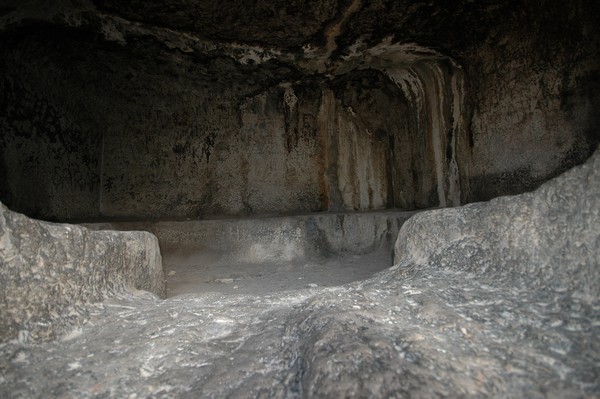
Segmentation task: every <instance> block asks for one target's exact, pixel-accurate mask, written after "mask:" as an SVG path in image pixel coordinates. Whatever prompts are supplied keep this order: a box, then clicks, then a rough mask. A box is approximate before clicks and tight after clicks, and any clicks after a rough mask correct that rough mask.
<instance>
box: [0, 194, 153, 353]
mask: <svg viewBox="0 0 600 399" xmlns="http://www.w3.org/2000/svg"><path fill="white" fill-rule="evenodd" d="M0 287H2V296H1V297H0V341H6V340H10V339H16V338H18V340H19V341H24V342H27V341H28V340H29V339H31V340H34V341H40V340H47V339H50V338H55V337H57V336H60V335H61V334H63V333H65V332H67V331H68V330H70V329H73V328H76V327H77V326H79V325H80V324H81V323H82V321H83V320H84V319H85V318H86V317H87V315H88V305H89V304H90V303H92V302H99V301H102V300H103V299H105V298H106V297H107V296H109V295H112V294H115V293H119V292H129V291H130V290H132V289H140V290H147V291H150V292H152V293H154V294H156V295H159V296H164V295H165V281H164V275H163V270H162V263H161V255H160V251H159V247H158V241H157V239H156V237H154V236H153V235H152V234H150V233H147V232H116V231H101V232H96V231H90V230H88V229H86V228H83V227H79V226H73V225H66V224H54V223H46V222H42V221H37V220H34V219H30V218H28V217H26V216H24V215H22V214H19V213H16V212H11V211H10V210H9V209H8V208H6V207H5V206H4V205H3V204H2V203H0Z"/></svg>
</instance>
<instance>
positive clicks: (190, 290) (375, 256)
mask: <svg viewBox="0 0 600 399" xmlns="http://www.w3.org/2000/svg"><path fill="white" fill-rule="evenodd" d="M390 266H392V255H391V254H390V251H389V250H379V251H375V252H372V253H369V254H364V255H339V256H336V257H335V258H329V259H322V260H313V261H306V262H299V261H296V262H277V263H275V262H271V263H239V262H236V263H230V264H218V263H217V264H210V263H205V264H202V260H199V259H198V258H194V257H186V258H182V257H180V256H175V255H171V254H168V253H166V254H164V256H163V267H164V270H165V275H166V277H167V294H168V296H169V297H174V296H177V295H181V294H194V293H195V294H202V293H208V292H218V293H224V294H243V295H269V294H273V293H277V292H283V291H289V290H297V289H302V288H316V287H333V286H338V285H343V284H347V283H351V282H354V281H360V280H364V279H367V278H369V277H370V276H372V275H373V274H375V273H376V272H378V271H381V270H384V269H386V268H388V267H390Z"/></svg>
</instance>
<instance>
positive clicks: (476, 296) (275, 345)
mask: <svg viewBox="0 0 600 399" xmlns="http://www.w3.org/2000/svg"><path fill="white" fill-rule="evenodd" d="M599 199H600V150H598V151H597V152H596V154H595V155H594V157H593V158H592V159H591V160H589V161H588V163H587V164H586V165H584V166H582V167H579V168H576V169H574V170H572V171H569V172H568V173H566V174H564V175H563V176H561V177H559V178H557V179H556V180H553V181H551V182H549V183H547V184H545V185H543V186H542V187H541V188H540V189H538V190H537V191H536V192H533V193H528V194H523V195H520V196H516V197H504V198H499V199H497V200H495V201H492V202H489V203H483V204H473V205H469V206H466V207H462V208H458V209H444V210H439V211H431V212H424V213H420V214H418V215H416V216H414V217H413V218H411V219H410V220H409V221H407V222H406V223H405V224H404V227H402V229H401V232H400V235H399V237H400V238H399V240H398V242H397V245H396V256H397V264H396V265H395V266H394V267H392V268H390V269H388V270H386V271H383V272H381V273H379V274H378V275H376V276H374V277H372V278H371V279H369V280H366V281H363V282H360V283H354V284H352V285H347V286H342V287H336V288H316V289H302V290H297V291H289V292H284V293H278V294H277V295H266V296H252V295H246V296H241V295H239V296H236V295H222V294H217V293H209V294H204V295H184V296H178V297H173V298H170V299H167V300H165V301H157V300H156V299H155V298H148V297H147V296H146V295H144V294H141V293H139V292H138V293H134V294H131V295H129V296H126V297H121V298H118V299H112V300H110V301H107V302H105V303H104V304H103V305H102V307H101V308H99V309H98V310H97V311H96V313H95V314H94V316H93V317H92V319H91V323H89V324H88V325H86V326H84V328H83V329H82V330H81V332H80V335H78V336H76V337H73V338H72V339H70V340H66V341H62V342H52V343H47V344H44V345H40V346H35V347H33V346H28V345H23V344H20V343H18V342H12V343H8V344H6V345H4V346H0V359H2V362H1V363H0V364H4V365H5V366H4V368H3V369H2V377H1V378H0V394H2V395H3V396H6V397H10V396H27V397H47V396H48V395H52V396H65V395H72V394H74V393H76V395H77V396H78V397H97V396H109V397H128V396H137V397H140V396H141V397H145V396H150V397H152V396H167V397H168V396H172V397H289V398H299V397H325V398H338V397H414V398H430V397H548V396H550V397H561V398H562V397H595V396H598V392H600V386H599V385H598V381H599V379H598V366H597V365H598V362H599V361H600V339H599V338H600V337H599V335H598V325H599V323H600V318H599V315H598V309H599V308H600V298H599V295H600V294H599V287H600V268H599V263H598V259H600V252H599V251H600V230H598V225H599V222H600V220H599V215H600V200H599ZM106 348H111V349H110V350H109V351H107V350H106Z"/></svg>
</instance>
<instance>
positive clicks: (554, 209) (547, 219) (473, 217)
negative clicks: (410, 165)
mask: <svg viewBox="0 0 600 399" xmlns="http://www.w3.org/2000/svg"><path fill="white" fill-rule="evenodd" d="M394 256H395V263H396V264H398V269H399V270H401V271H402V270H403V269H404V268H405V267H406V266H409V265H410V266H411V267H416V268H425V269H454V270H462V271H466V272H469V273H471V274H472V276H473V277H474V278H485V279H487V280H495V281H498V280H501V281H506V282H510V283H511V284H513V285H518V286H521V287H529V288H530V289H551V290H556V291H558V292H562V291H569V292H571V293H573V294H574V295H577V296H579V297H581V298H582V299H585V300H586V301H587V302H592V301H594V300H596V301H597V300H598V298H599V296H600V148H599V149H597V150H596V152H595V154H594V155H593V156H592V157H591V158H590V160H588V162H587V163H586V164H585V165H582V166H580V167H576V168H573V169H571V170H570V171H568V172H566V173H564V174H563V175H561V176H560V177H558V178H556V179H553V180H551V181H549V182H547V183H545V184H544V185H542V186H541V187H540V188H538V189H537V190H536V191H534V192H530V193H525V194H521V195H516V196H506V197H499V198H496V199H493V200H491V201H489V202H482V203H474V204H470V205H466V206H463V207H459V208H453V209H440V210H434V211H430V212H423V213H420V214H417V215H415V216H414V217H412V218H411V219H409V220H408V221H407V222H406V223H405V224H404V226H403V227H402V229H401V231H400V233H399V234H398V239H397V240H396V245H395V253H394Z"/></svg>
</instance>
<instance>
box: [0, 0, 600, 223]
mask: <svg viewBox="0 0 600 399" xmlns="http://www.w3.org/2000/svg"><path fill="white" fill-rule="evenodd" d="M599 11H600V10H599V9H598V4H597V2H594V1H589V0H576V1H569V2H565V1H559V0H548V1H544V2H540V1H538V0H518V1H507V0H502V1H471V0H458V1H453V2H442V1H433V2H432V1H405V0H402V1H397V0H394V1H392V0H377V1H368V2H367V1H359V0H354V1H339V0H335V1H334V0H331V1H314V0H310V1H308V0H307V1H253V2H249V1H243V0H227V1H222V2H219V3H215V2H214V1H207V0H193V1H192V0H165V1H155V0H153V1H134V0H129V1H112V0H111V1H91V0H69V1H66V0H51V1H48V0H27V1H21V0H4V1H1V2H0V77H1V78H0V133H1V134H0V200H2V201H3V202H4V203H5V204H7V205H8V206H9V207H11V209H15V210H17V211H20V212H23V213H25V214H28V215H30V216H32V217H38V218H43V219H48V220H55V221H83V220H86V221H91V220H132V219H133V220H149V219H153V220H156V219H158V220H172V219H187V218H191V219H206V218H215V217H217V218H220V217H240V216H262V215H272V214H276V215H290V214H291V215H293V214H298V213H307V212H316V211H353V210H360V211H364V210H381V209H390V208H398V209H405V210H407V209H423V208H430V207H437V206H442V207H445V206H453V205H460V204H464V203H467V202H473V201H481V200H488V199H491V198H494V197H496V196H499V195H506V194H517V193H521V192H524V191H526V190H531V189H534V188H535V187H537V186H538V185H539V184H541V183H542V182H544V181H546V180H548V179H549V178H551V177H554V176H556V175H557V174H559V173H562V172H563V171H565V170H567V169H568V168H570V167H572V166H574V165H576V164H579V163H582V162H584V161H585V159H587V158H588V157H589V156H590V155H591V152H592V151H593V150H594V148H595V147H596V146H597V145H598V143H599V142H600V136H599V135H598V132H600V119H599V117H598V115H599V113H598V112H597V110H598V109H599V108H600V95H599V94H598V93H600V12H599ZM282 27H284V29H283V28H282ZM540 142H543V143H544V145H543V146H540V145H539V143H540ZM174 182H177V183H176V184H175V183H174Z"/></svg>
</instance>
